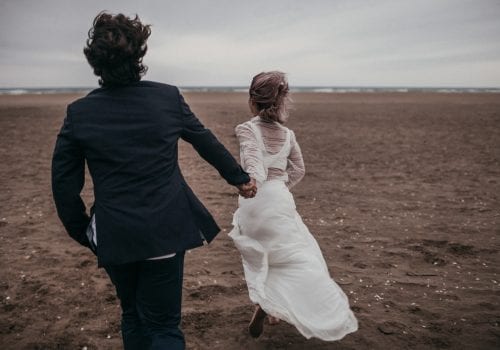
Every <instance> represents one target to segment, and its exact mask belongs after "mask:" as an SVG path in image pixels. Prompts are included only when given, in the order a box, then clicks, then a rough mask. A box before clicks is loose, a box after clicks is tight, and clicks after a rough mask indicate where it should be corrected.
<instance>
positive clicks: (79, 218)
mask: <svg viewBox="0 0 500 350" xmlns="http://www.w3.org/2000/svg"><path fill="white" fill-rule="evenodd" d="M84 183H85V158H84V155H83V151H82V149H81V148H80V146H79V144H78V142H77V141H76V140H75V138H74V134H73V126H72V124H71V119H70V113H69V107H68V113H67V115H66V118H65V119H64V123H63V126H62V128H61V131H60V132H59V134H58V135H57V141H56V145H55V149H54V154H53V156H52V194H53V196H54V202H55V205H56V209H57V214H58V215H59V218H60V219H61V221H62V223H63V225H64V227H65V228H66V231H67V232H68V234H69V235H70V236H71V238H73V239H74V240H75V241H77V242H78V243H80V244H81V245H83V246H86V247H89V248H90V246H89V241H88V239H87V236H86V234H85V232H86V229H87V226H88V224H89V222H90V217H89V216H88V215H87V213H86V208H85V204H84V203H83V200H82V198H81V197H80V192H81V190H82V188H83V185H84Z"/></svg>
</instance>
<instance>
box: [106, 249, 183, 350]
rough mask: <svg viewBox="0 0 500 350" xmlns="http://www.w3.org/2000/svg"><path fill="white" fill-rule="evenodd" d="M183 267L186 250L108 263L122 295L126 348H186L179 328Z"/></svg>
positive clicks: (118, 291)
mask: <svg viewBox="0 0 500 350" xmlns="http://www.w3.org/2000/svg"><path fill="white" fill-rule="evenodd" d="M183 268H184V252H182V253H177V254H176V255H175V256H174V257H172V258H166V259H160V260H144V261H139V262H134V263H130V264H123V265H116V266H108V267H105V269H106V272H107V273H108V275H109V277H110V278H111V281H112V282H113V284H114V285H115V287H116V294H117V295H118V298H119V299H120V304H121V308H122V323H121V329H122V337H123V345H124V349H125V350H139V349H140V350H145V349H151V350H153V349H154V350H163V349H169V350H170V349H172V350H177V349H184V347H185V343H184V335H183V334H182V331H181V330H180V328H179V325H180V321H181V300H182V278H183Z"/></svg>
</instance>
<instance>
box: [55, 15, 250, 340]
mask: <svg viewBox="0 0 500 350" xmlns="http://www.w3.org/2000/svg"><path fill="white" fill-rule="evenodd" d="M150 33H151V31H150V28H149V26H148V25H143V24H142V23H141V22H140V20H139V18H138V17H137V16H136V17H135V18H129V17H126V16H124V15H122V14H118V15H110V14H107V13H100V14H99V15H98V16H97V17H96V18H95V20H94V23H93V27H92V28H91V30H90V31H89V39H88V40H87V45H86V47H85V49H84V53H85V55H86V57H87V60H88V62H89V64H90V65H91V66H92V68H93V70H94V73H95V74H96V75H98V76H99V77H100V79H99V83H100V85H101V88H99V89H96V90H94V91H92V92H91V93H89V94H88V95H87V96H85V97H84V98H81V99H79V100H77V101H75V102H73V103H71V104H70V105H69V106H68V109H67V115H66V118H65V120H64V123H63V126H62V128H61V131H60V133H59V135H58V137H57V142H56V146H55V150H54V155H53V160H52V190H53V195H54V201H55V204H56V207H57V212H58V215H59V217H60V219H61V221H62V222H63V224H64V226H65V228H66V230H67V231H68V233H69V235H70V236H71V237H72V238H73V239H75V240H76V241H77V242H79V243H80V244H82V245H84V246H86V247H89V248H90V249H92V251H94V252H95V254H96V255H97V260H98V265H99V266H100V267H104V268H105V270H106V272H107V273H108V275H109V276H110V278H111V280H112V282H113V284H114V285H115V287H116V291H117V295H118V297H119V299H120V304H121V307H122V336H123V343H124V347H125V349H148V348H151V349H183V348H184V337H183V334H182V332H181V330H180V329H179V323H180V314H181V292H182V271H183V261H184V252H185V251H186V250H187V249H191V248H195V247H198V246H201V245H203V242H204V241H207V242H210V241H211V240H212V239H213V238H214V237H215V236H216V234H217V233H218V232H219V231H220V229H219V227H218V226H217V224H216V223H215V221H214V219H213V218H212V216H211V215H210V213H209V212H208V211H207V209H206V208H205V207H204V206H203V204H202V203H201V202H200V201H199V200H198V199H197V198H196V196H195V195H194V194H193V192H192V191H191V189H190V188H189V186H188V185H187V184H186V182H185V180H184V178H183V176H182V174H181V171H180V169H179V165H178V160H177V142H178V139H179V138H181V139H183V140H185V141H187V142H189V143H191V144H192V145H193V147H194V148H195V149H196V150H197V151H198V153H199V154H200V155H201V156H202V157H203V158H204V159H205V160H206V161H208V162H209V163H210V164H211V165H213V166H214V167H215V168H216V169H217V170H218V171H219V173H220V175H221V176H222V177H223V178H224V179H225V180H226V181H227V182H228V183H229V184H231V185H234V186H236V187H237V188H238V189H239V191H240V194H241V195H243V196H244V197H253V196H255V193H256V187H255V184H254V183H253V182H252V181H251V180H250V178H249V176H248V174H247V173H245V172H244V171H243V170H242V168H241V167H240V166H239V165H238V164H237V162H236V161H235V160H234V158H233V157H232V156H231V154H230V153H229V152H228V151H227V150H226V148H225V147H224V146H223V145H222V144H221V143H220V142H219V141H218V140H217V138H216V137H215V136H214V135H213V134H212V133H211V132H210V130H208V129H206V128H205V127H204V126H203V125H202V124H201V123H200V121H199V120H198V119H197V118H196V116H195V115H194V114H193V113H192V112H191V110H190V109H189V107H188V105H187V104H186V102H185V101H184V99H183V97H182V96H181V94H180V93H179V90H178V89H177V88H176V87H174V86H170V85H166V84H160V83H156V82H148V81H141V77H142V76H143V74H144V73H145V71H146V67H145V66H144V65H143V64H142V58H143V56H144V55H145V53H146V50H147V46H146V41H147V39H148V37H149V35H150ZM85 162H87V165H88V168H89V171H90V174H91V176H92V180H93V183H94V196H95V202H94V206H93V207H92V208H91V210H90V211H91V216H89V215H87V213H86V208H85V205H84V203H83V201H82V199H81V197H80V192H81V190H82V188H83V185H84V174H85Z"/></svg>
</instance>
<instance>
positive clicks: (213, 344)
mask: <svg viewBox="0 0 500 350" xmlns="http://www.w3.org/2000/svg"><path fill="white" fill-rule="evenodd" d="M78 97H79V96H77V95H20V96H8V95H0V130H1V136H0V307H1V312H0V348H1V349H84V348H86V349H88V350H90V349H120V348H121V338H120V333H119V332H120V325H119V317H120V315H119V312H120V309H119V306H118V301H117V299H116V297H115V292H114V289H113V286H112V284H111V282H110V281H109V279H108V277H107V276H106V274H105V273H104V271H103V270H101V269H97V267H96V261H95V257H94V256H93V255H92V254H91V253H90V252H89V251H87V250H85V249H84V248H82V247H80V246H79V245H78V244H77V243H75V242H73V241H72V240H71V239H70V238H69V236H68V235H67V234H66V233H65V231H64V229H63V227H62V225H61V224H60V222H59V220H58V218H57V215H56V213H55V208H54V205H53V202H52V196H51V191H50V160H51V155H52V150H53V147H54V142H55V137H56V135H57V132H58V130H59V128H60V126H61V123H62V120H63V118H64V113H65V109H66V105H67V104H68V103H69V102H71V101H72V100H74V99H76V98H78ZM185 97H186V100H187V101H188V103H189V104H190V105H191V107H192V109H193V110H194V111H195V112H196V113H197V115H198V117H199V118H200V119H201V120H202V121H203V122H204V124H205V125H206V126H207V127H209V128H210V129H212V131H213V132H214V133H215V134H216V135H217V137H218V138H219V139H220V140H221V141H222V142H223V143H224V144H225V145H226V146H227V147H228V149H229V150H230V151H231V152H232V153H233V154H234V155H235V156H237V155H238V146H237V143H236V138H235V136H234V127H235V125H237V124H238V123H241V122H243V121H245V120H246V119H247V118H249V117H250V114H249V112H248V108H247V95H246V94H243V93H193V92H192V93H186V94H185ZM293 99H294V101H295V105H294V106H295V108H294V109H293V111H292V115H291V119H290V122H289V126H290V128H292V129H294V130H295V133H296V135H297V139H298V141H299V143H300V144H301V147H302V151H303V154H304V158H305V162H306V176H305V178H304V180H303V181H302V182H301V183H300V184H299V185H298V186H297V187H296V188H295V189H294V190H293V193H294V196H295V200H296V203H297V208H298V211H299V213H300V214H301V215H302V217H303V220H304V222H305V223H306V225H308V227H309V229H310V231H311V232H312V233H313V235H314V236H315V237H316V239H317V240H318V242H319V245H320V247H321V249H322V251H323V254H324V256H325V259H326V261H327V264H328V266H329V269H330V273H331V275H332V277H333V278H334V279H335V280H336V281H337V282H338V283H339V284H340V285H341V286H342V288H343V289H344V291H345V292H346V294H347V295H348V297H349V299H350V302H351V305H352V309H353V311H354V312H355V314H356V316H357V317H358V319H359V327H360V328H359V331H358V332H356V333H354V334H352V335H349V336H347V337H346V338H344V339H343V340H341V341H339V342H335V343H327V342H322V341H320V340H317V339H310V340H306V339H304V338H303V337H302V336H301V335H300V334H299V333H298V332H297V331H296V330H295V329H294V328H293V327H292V326H290V325H287V324H285V323H284V322H281V323H280V324H279V325H277V326H272V327H266V329H265V331H264V333H263V335H262V336H261V337H260V338H259V339H258V340H255V339H252V338H251V337H250V336H249V335H248V334H247V331H246V327H247V323H248V321H249V319H250V317H251V315H252V311H253V306H252V305H251V303H250V301H249V299H248V294H247V290H246V285H245V281H244V280H243V271H242V266H241V261H240V257H239V254H238V252H237V250H236V249H235V247H234V245H233V243H232V241H231V239H230V238H229V237H228V236H227V233H228V232H229V230H230V229H231V219H232V213H233V212H234V210H235V209H236V205H237V195H236V193H235V189H234V188H232V187H231V186H229V185H228V184H226V183H225V182H224V181H223V180H222V179H220V178H219V176H218V173H217V172H216V171H215V170H214V169H213V168H211V167H210V166H209V165H208V164H206V163H205V162H203V161H202V160H201V158H200V157H199V156H198V155H197V154H196V152H195V151H194V150H193V149H192V148H191V146H190V145H189V144H186V143H184V142H182V143H181V146H180V161H181V167H182V169H183V173H184V175H185V177H186V179H187V180H188V182H189V184H190V185H191V187H192V188H193V190H194V191H195V192H196V194H197V195H198V196H199V198H200V199H201V200H202V201H203V202H204V204H205V205H206V206H207V207H208V208H209V209H210V210H211V212H212V213H213V214H214V216H215V218H216V220H217V222H218V223H219V225H220V226H221V227H222V228H223V231H222V232H221V233H220V234H219V236H218V238H217V239H216V240H215V241H214V242H213V243H212V244H210V245H209V246H205V247H202V248H200V249H196V250H193V251H190V252H188V253H187V254H186V263H185V266H186V268H185V281H184V290H183V298H184V299H183V322H182V328H183V330H184V332H185V335H186V340H187V348H188V349H228V350H232V349H356V350H358V349H384V350H388V349H499V348H500V326H499V324H500V305H499V303H500V275H499V274H500V254H499V250H500V98H499V95H498V94H458V93H457V94H437V93H434V94H432V93H387V94H380V93H357V94H356V93H353V94H328V93H325V94H321V93H316V94H310V93H309V94H308V93H303V94H295V95H293ZM84 197H85V200H86V202H87V203H88V204H91V203H92V184H91V181H90V178H88V179H87V183H86V187H85V190H84ZM283 234H286V232H284V233H283ZM311 288H314V286H311Z"/></svg>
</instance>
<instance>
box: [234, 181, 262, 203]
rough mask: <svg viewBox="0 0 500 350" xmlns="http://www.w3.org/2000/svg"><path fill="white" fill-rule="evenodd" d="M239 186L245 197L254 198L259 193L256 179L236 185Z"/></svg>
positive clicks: (239, 190)
mask: <svg viewBox="0 0 500 350" xmlns="http://www.w3.org/2000/svg"><path fill="white" fill-rule="evenodd" d="M236 187H237V188H238V193H239V195H240V196H242V197H244V198H253V197H255V195H256V194H257V184H256V181H255V179H252V178H251V179H250V181H249V182H247V183H246V184H241V185H237V186H236Z"/></svg>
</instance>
